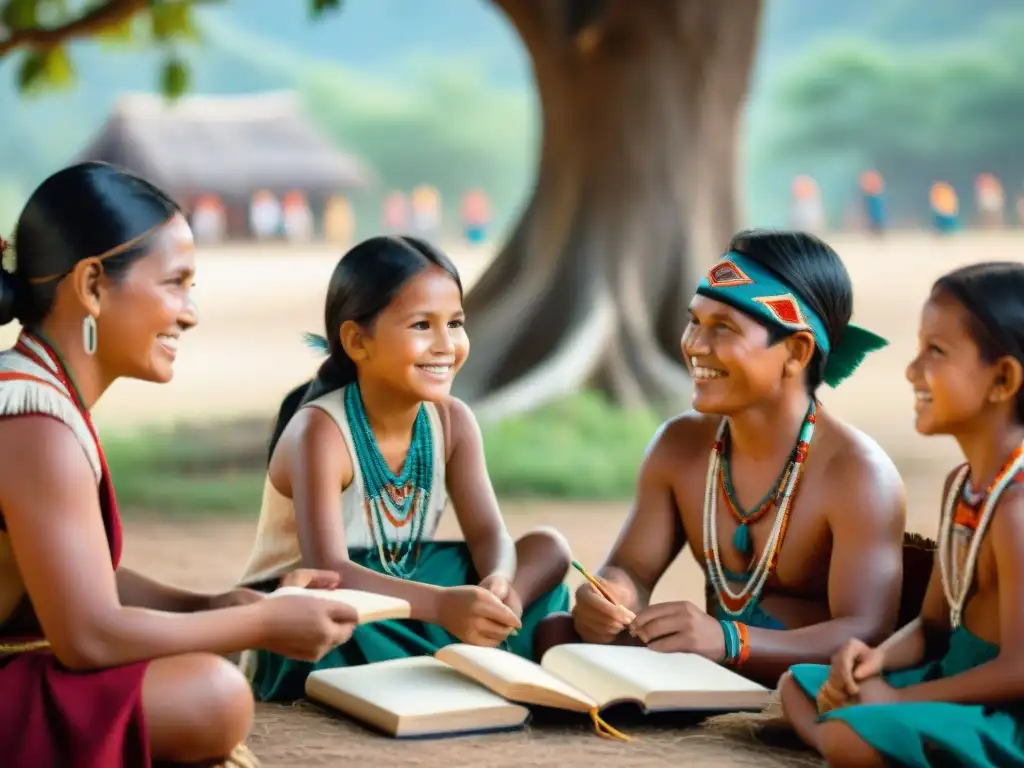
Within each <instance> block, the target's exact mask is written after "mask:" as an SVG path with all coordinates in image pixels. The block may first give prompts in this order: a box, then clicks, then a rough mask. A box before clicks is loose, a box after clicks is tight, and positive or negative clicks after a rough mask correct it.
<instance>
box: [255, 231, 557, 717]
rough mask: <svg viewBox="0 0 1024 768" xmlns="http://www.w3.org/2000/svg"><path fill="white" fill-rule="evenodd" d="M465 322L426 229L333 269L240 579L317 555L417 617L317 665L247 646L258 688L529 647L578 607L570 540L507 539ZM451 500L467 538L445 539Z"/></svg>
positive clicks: (443, 260) (281, 695)
mask: <svg viewBox="0 0 1024 768" xmlns="http://www.w3.org/2000/svg"><path fill="white" fill-rule="evenodd" d="M464 323H465V318H464V314H463V308H462V283H461V281H460V279H459V274H458V271H457V270H456V268H455V266H454V265H453V264H452V262H451V261H450V260H449V258H448V257H447V256H446V255H445V254H444V253H443V252H441V251H440V250H438V249H436V248H434V247H433V246H431V245H430V244H428V243H426V242H424V241H422V240H420V239H417V238H412V237H374V238H371V239H369V240H367V241H365V242H363V243H361V244H359V245H357V246H355V247H354V248H353V249H352V250H350V251H349V252H348V253H347V254H345V256H344V257H343V258H342V259H341V261H340V262H339V263H338V265H337V267H336V268H335V270H334V274H333V275H332V277H331V280H330V285H329V287H328V290H327V304H326V310H325V324H326V338H321V339H319V344H320V345H321V347H322V348H323V349H324V350H325V351H326V352H327V360H326V361H325V362H324V364H323V365H322V366H321V368H320V370H319V372H318V374H317V376H316V378H315V379H314V380H313V381H312V382H311V383H310V384H309V385H308V387H305V388H304V391H303V390H301V389H300V390H298V391H294V392H292V393H290V394H289V396H288V397H287V398H286V399H285V402H284V403H283V404H282V407H281V412H280V413H279V415H278V424H277V425H276V427H275V431H274V437H273V439H272V445H271V448H270V462H269V469H268V473H267V479H266V482H265V484H264V493H263V503H262V509H261V513H260V521H259V525H258V529H257V534H256V542H255V546H254V548H253V551H252V554H251V556H250V560H249V563H248V566H247V567H246V570H245V575H244V576H243V578H242V580H241V583H242V584H243V585H246V586H252V587H255V588H257V589H263V590H266V589H273V588H274V587H276V586H277V583H278V579H279V577H280V576H281V575H282V574H283V573H285V572H287V570H289V569H291V568H294V564H296V563H305V564H307V567H312V566H311V565H310V564H312V563H319V564H320V567H322V568H324V569H326V570H333V571H337V572H338V573H340V574H341V577H342V584H343V586H345V587H347V588H350V589H361V590H366V591H369V592H376V593H380V594H387V595H392V596H395V597H400V598H403V599H405V600H407V601H408V602H409V603H410V605H411V608H412V610H411V619H410V620H405V621H385V622H378V623H373V624H368V625H364V626H360V627H358V628H357V629H356V631H355V633H354V634H353V636H352V639H351V640H350V641H349V642H348V643H346V644H345V645H342V646H340V647H338V648H336V649H335V650H334V651H332V652H331V653H329V654H327V656H325V657H324V658H323V659H322V660H321V661H320V662H318V663H317V664H315V665H314V664H308V663H303V662H297V661H294V660H292V659H286V658H284V657H283V656H280V655H276V654H271V653H267V652H264V651H259V652H256V653H254V654H250V656H249V658H248V660H247V663H246V666H247V668H248V672H249V674H250V676H251V679H252V681H253V684H254V688H255V691H256V694H257V696H258V697H259V698H260V699H263V700H291V699H296V698H299V697H301V696H302V695H303V689H304V684H305V679H306V677H307V676H308V674H309V672H310V671H312V670H313V669H322V668H332V667H341V666H351V665H356V664H364V663H368V662H377V661H384V660H388V659H394V658H400V657H403V656H411V655H425V654H432V653H434V652H435V651H437V650H438V649H439V648H440V647H442V646H444V645H447V644H449V643H452V642H456V641H462V642H466V643H472V644H476V645H485V646H500V647H502V648H505V649H506V650H509V651H511V652H513V653H516V654H519V655H521V656H525V657H528V658H529V657H532V656H533V651H534V649H533V638H534V630H535V629H536V626H537V624H538V622H539V621H540V620H541V619H542V618H544V617H545V616H547V615H548V614H550V613H552V612H555V611H564V610H566V609H567V608H568V604H569V595H568V590H567V588H566V586H565V585H564V583H563V582H564V579H565V575H566V572H567V570H568V568H569V563H570V559H571V555H570V552H569V548H568V545H567V543H566V542H565V539H564V538H563V537H562V536H561V535H560V534H559V533H558V532H557V531H554V530H552V529H541V530H536V531H533V532H531V533H528V534H526V535H525V536H523V537H522V538H520V539H519V540H518V541H513V540H512V537H511V536H510V535H509V533H508V531H507V530H506V528H505V524H504V522H503V521H502V518H501V513H500V511H499V509H498V503H497V500H496V498H495V495H494V491H493V489H492V487H491V482H490V479H489V477H488V474H487V467H486V464H485V461H484V451H483V445H482V441H481V436H480V430H479V427H478V425H477V422H476V419H475V418H474V416H473V413H472V411H471V410H470V409H469V408H468V407H467V406H466V405H465V404H464V403H463V402H461V401H460V400H458V399H456V398H454V397H452V396H451V394H450V392H451V387H452V380H453V379H454V377H455V374H456V373H457V372H458V371H459V369H460V368H461V367H462V365H463V363H464V362H465V360H466V357H467V355H468V354H469V340H468V338H467V335H466V329H465V327H464ZM314 338H316V337H314ZM299 392H302V394H301V396H299ZM449 500H450V501H451V504H452V506H453V507H454V510H455V515H456V517H457V519H458V523H459V527H460V528H461V530H462V534H463V541H438V540H436V539H435V532H436V530H437V526H438V523H439V521H440V518H441V515H442V513H443V512H444V511H445V508H446V506H447V503H448V501H449ZM289 564H291V565H289Z"/></svg>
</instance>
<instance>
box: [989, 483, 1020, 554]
mask: <svg viewBox="0 0 1024 768" xmlns="http://www.w3.org/2000/svg"><path fill="white" fill-rule="evenodd" d="M989 533H991V534H992V535H991V536H990V537H989V538H991V539H992V540H993V541H996V542H999V543H1003V544H1007V545H1008V546H1009V547H1010V548H1011V549H1010V550H1008V551H1012V552H1013V553H1014V555H1013V556H1014V557H1019V555H1018V554H1017V553H1019V552H1020V551H1021V549H1022V547H1024V474H1018V476H1017V477H1016V478H1015V479H1014V480H1012V481H1011V482H1010V484H1009V485H1008V486H1007V487H1006V490H1004V491H1003V493H1002V494H1001V495H1000V497H999V500H998V501H997V502H996V508H995V509H994V510H993V515H992V521H991V523H989Z"/></svg>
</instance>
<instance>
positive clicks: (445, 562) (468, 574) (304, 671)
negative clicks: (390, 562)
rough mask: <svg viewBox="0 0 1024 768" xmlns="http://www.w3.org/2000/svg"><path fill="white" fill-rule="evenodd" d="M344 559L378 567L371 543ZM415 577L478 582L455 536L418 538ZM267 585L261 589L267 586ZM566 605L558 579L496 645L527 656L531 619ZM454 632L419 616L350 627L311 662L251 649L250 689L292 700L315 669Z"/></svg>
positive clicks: (383, 655) (421, 644)
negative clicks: (348, 633)
mask: <svg viewBox="0 0 1024 768" xmlns="http://www.w3.org/2000/svg"><path fill="white" fill-rule="evenodd" d="M348 556H349V559H350V560H351V561H352V562H353V563H356V564H357V565H361V566H363V567H365V568H370V569H372V570H374V571H377V572H378V573H382V572H383V569H382V568H381V564H380V558H379V556H378V554H377V550H376V549H368V548H358V549H350V550H349V552H348ZM414 576H415V580H416V581H418V582H421V583H424V584H433V585H434V586H438V587H461V586H465V585H467V584H478V583H479V582H480V578H479V577H478V576H477V573H476V569H475V568H474V567H473V561H472V559H471V558H470V555H469V549H468V548H467V547H466V545H465V543H464V542H461V541H432V542H424V543H423V546H422V550H421V553H420V559H419V563H418V565H417V567H416V572H415V574H414ZM274 586H276V585H269V586H267V587H266V589H268V590H269V589H273V588H274ZM567 610H569V589H568V587H567V586H566V585H565V584H564V583H563V584H559V585H558V586H557V587H555V588H554V589H552V590H551V591H550V592H547V593H546V594H544V595H542V596H541V597H540V598H539V599H538V600H535V601H534V602H533V603H531V604H530V605H528V606H525V608H524V610H523V617H522V622H523V627H522V629H520V630H519V632H518V633H517V634H516V635H515V636H512V637H509V638H508V640H507V641H506V643H505V644H504V645H503V646H502V647H503V648H505V649H506V650H508V651H510V652H512V653H514V654H516V655H518V656H522V657H524V658H527V659H532V657H533V636H534V632H535V631H536V629H537V624H538V623H539V622H540V621H541V619H543V618H544V617H545V616H548V615H549V614H551V613H554V612H556V611H567ZM457 642H459V640H458V638H456V637H455V636H454V635H452V634H450V633H449V632H447V631H446V630H444V629H442V628H441V627H439V626H437V625H436V624H427V623H426V622H422V621H412V620H406V619H403V620H390V621H378V622H374V623H372V624H363V625H362V626H359V627H356V630H355V632H353V633H352V637H351V639H350V640H349V641H348V642H347V643H345V644H344V645H340V646H338V647H337V648H335V649H334V650H333V651H331V652H330V653H328V654H327V655H326V656H324V657H323V658H322V659H320V661H318V662H316V663H310V662H304V661H296V660H294V659H289V658H286V657H284V656H279V655H278V654H276V653H270V652H268V651H256V652H254V654H253V658H252V659H251V660H250V661H249V663H250V664H251V665H252V666H251V667H250V669H251V670H252V671H251V674H252V686H253V693H254V694H255V696H256V698H257V699H259V700H260V701H295V700H297V699H300V698H302V697H303V696H304V695H305V685H306V677H307V676H308V675H309V673H310V672H313V671H314V670H317V669H335V668H337V667H354V666H358V665H360V664H372V663H374V662H377V661H387V660H389V659H400V658H405V657H408V656H430V655H433V654H434V653H436V652H437V651H438V650H440V649H441V648H442V647H444V646H446V645H450V644H451V643H457Z"/></svg>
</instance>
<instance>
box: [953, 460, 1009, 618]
mask: <svg viewBox="0 0 1024 768" xmlns="http://www.w3.org/2000/svg"><path fill="white" fill-rule="evenodd" d="M1022 470H1024V445H1021V446H1019V447H1018V448H1017V449H1016V450H1015V451H1014V452H1013V453H1012V454H1011V455H1010V458H1009V460H1008V461H1007V462H1006V464H1005V465H1004V466H1003V468H1002V469H1001V470H1000V471H999V474H998V475H996V477H995V479H994V480H993V481H992V484H991V485H990V486H989V487H988V488H987V489H986V490H985V492H984V494H983V495H982V498H983V499H984V501H983V503H982V505H981V508H980V511H979V510H977V509H975V510H971V509H970V508H966V507H964V508H962V507H963V505H961V504H959V502H960V500H961V499H962V498H964V497H965V491H966V489H967V485H968V483H969V482H970V477H969V475H970V471H971V468H970V466H969V465H968V464H964V465H963V466H962V467H960V470H959V471H958V472H957V474H956V477H955V478H954V479H953V482H952V483H951V484H950V486H949V492H948V493H947V494H946V498H945V503H944V504H943V510H942V524H941V525H940V527H939V546H938V553H937V554H938V557H939V571H940V574H941V576H942V591H943V592H944V593H945V596H946V602H947V603H948V604H949V623H950V626H952V627H953V628H954V629H956V628H958V627H959V626H960V625H961V623H962V621H963V611H964V605H965V604H966V603H967V595H968V593H969V592H970V589H971V584H972V582H973V581H974V569H975V566H976V565H977V562H978V552H979V550H980V549H981V543H982V541H983V540H984V538H985V531H986V530H987V529H988V525H989V523H990V522H991V521H992V515H993V513H994V512H995V508H996V505H997V504H998V503H999V499H1000V497H1001V496H1002V495H1003V491H1005V490H1006V488H1007V487H1008V486H1009V485H1010V484H1011V483H1013V481H1014V480H1015V479H1016V478H1017V476H1018V475H1019V474H1020V473H1021V471H1022ZM968 539H969V541H968ZM958 545H959V546H958ZM958 549H959V550H960V552H961V553H963V550H964V549H966V553H963V556H962V557H958V556H957V554H958V553H957V552H956V551H955V550H958Z"/></svg>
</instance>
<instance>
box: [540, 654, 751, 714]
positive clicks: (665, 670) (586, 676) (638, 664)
mask: <svg viewBox="0 0 1024 768" xmlns="http://www.w3.org/2000/svg"><path fill="white" fill-rule="evenodd" d="M541 664H542V665H543V667H544V668H545V669H547V670H549V671H550V672H553V673H554V674H556V675H558V676H559V677H562V678H564V679H566V680H568V681H571V682H572V683H574V684H575V685H576V687H578V688H579V689H580V690H582V691H584V692H585V693H587V694H589V695H590V696H591V697H593V698H594V699H596V700H597V701H598V703H599V704H600V705H601V706H602V707H604V706H607V705H608V704H611V703H613V702H618V701H624V700H626V701H628V700H635V701H638V702H640V703H642V704H643V705H644V707H645V708H646V709H649V710H656V709H709V710H712V709H713V710H717V709H747V708H749V709H759V708H760V707H762V706H764V705H765V704H767V702H768V697H769V695H770V691H769V690H768V689H767V688H765V687H764V686H762V685H758V684H757V683H755V682H752V681H750V680H747V679H746V678H745V677H742V676H741V675H739V674H737V673H735V672H733V671H732V670H729V669H726V668H725V667H722V666H721V665H719V664H716V663H715V662H713V661H709V660H708V659H705V658H704V657H702V656H698V655H696V654H692V653H658V652H657V651H652V650H650V649H649V648H644V647H642V646H641V647H637V646H614V645H589V644H584V643H578V644H569V645H559V646H556V647H554V648H552V649H551V650H549V651H548V652H547V653H546V654H544V658H543V659H542V660H541Z"/></svg>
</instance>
